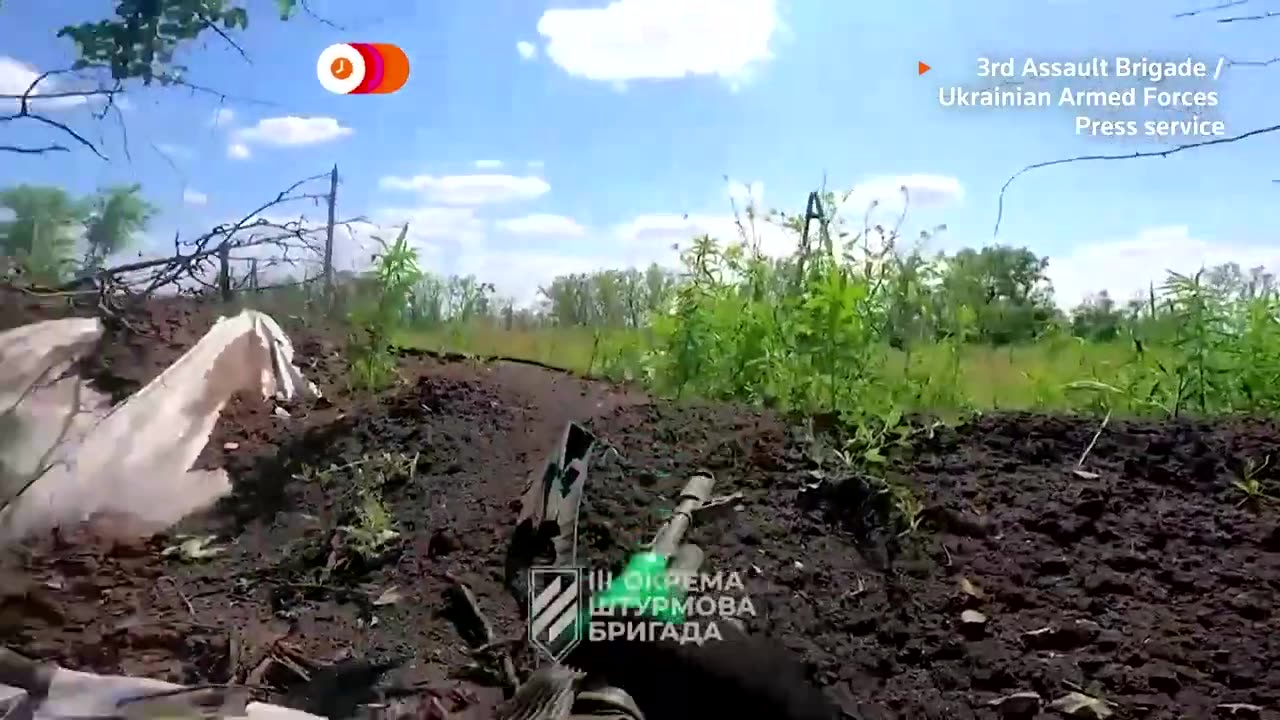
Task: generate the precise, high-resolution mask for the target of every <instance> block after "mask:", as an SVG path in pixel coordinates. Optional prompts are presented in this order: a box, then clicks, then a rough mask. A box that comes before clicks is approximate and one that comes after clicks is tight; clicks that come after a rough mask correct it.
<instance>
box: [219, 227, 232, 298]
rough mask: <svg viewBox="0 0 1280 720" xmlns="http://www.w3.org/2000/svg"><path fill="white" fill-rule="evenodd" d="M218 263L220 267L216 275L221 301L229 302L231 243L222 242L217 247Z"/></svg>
mask: <svg viewBox="0 0 1280 720" xmlns="http://www.w3.org/2000/svg"><path fill="white" fill-rule="evenodd" d="M218 263H219V265H221V267H222V270H221V272H219V273H218V289H219V290H221V291H222V301H223V302H231V243H228V242H226V241H224V242H223V243H222V245H219V246H218Z"/></svg>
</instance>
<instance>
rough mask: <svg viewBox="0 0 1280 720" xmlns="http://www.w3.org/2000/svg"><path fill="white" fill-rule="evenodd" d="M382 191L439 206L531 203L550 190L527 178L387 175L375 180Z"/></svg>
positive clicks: (545, 185)
mask: <svg viewBox="0 0 1280 720" xmlns="http://www.w3.org/2000/svg"><path fill="white" fill-rule="evenodd" d="M378 185H379V187H381V188H383V189H386V190H412V191H417V192H421V193H422V195H423V197H425V198H426V199H427V201H428V202H432V203H439V204H442V205H489V204H495V203H505V202H512V201H516V200H532V199H533V198H537V197H541V196H542V195H545V194H547V193H548V192H550V190H551V186H550V185H548V184H547V181H546V180H543V179H542V178H540V177H535V176H531V175H526V176H517V175H487V174H480V175H445V176H441V177H436V176H432V175H415V176H414V177H396V176H388V177H384V178H381V179H380V180H379V181H378Z"/></svg>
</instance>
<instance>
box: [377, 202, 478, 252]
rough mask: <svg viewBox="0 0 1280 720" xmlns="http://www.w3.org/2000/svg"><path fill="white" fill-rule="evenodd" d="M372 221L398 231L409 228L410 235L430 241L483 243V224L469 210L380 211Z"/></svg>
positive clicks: (407, 209)
mask: <svg viewBox="0 0 1280 720" xmlns="http://www.w3.org/2000/svg"><path fill="white" fill-rule="evenodd" d="M371 219H372V220H373V221H374V222H375V223H376V224H378V225H383V226H389V227H399V226H403V225H404V224H405V223H408V224H409V234H410V236H412V237H415V238H421V239H424V240H433V241H437V240H439V241H451V242H457V243H460V244H469V243H470V244H474V243H478V242H481V241H482V240H484V230H485V224H484V221H483V220H481V219H480V218H478V217H477V216H476V213H475V210H474V209H472V208H468V207H431V206H424V207H412V208H392V207H388V208H379V209H377V210H375V211H373V214H372V217H371Z"/></svg>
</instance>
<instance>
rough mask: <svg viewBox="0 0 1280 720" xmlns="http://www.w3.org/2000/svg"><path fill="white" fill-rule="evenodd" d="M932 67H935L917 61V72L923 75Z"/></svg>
mask: <svg viewBox="0 0 1280 720" xmlns="http://www.w3.org/2000/svg"><path fill="white" fill-rule="evenodd" d="M932 69H933V68H932V67H930V66H929V65H928V64H926V63H922V62H916V72H917V73H919V74H920V75H923V74H925V73H927V72H929V71H930V70H932Z"/></svg>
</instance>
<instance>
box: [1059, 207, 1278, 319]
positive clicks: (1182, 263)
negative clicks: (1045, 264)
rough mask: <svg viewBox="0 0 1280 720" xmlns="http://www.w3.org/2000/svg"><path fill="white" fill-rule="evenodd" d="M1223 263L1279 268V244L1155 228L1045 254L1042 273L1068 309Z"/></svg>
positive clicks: (1123, 297)
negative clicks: (1097, 294)
mask: <svg viewBox="0 0 1280 720" xmlns="http://www.w3.org/2000/svg"><path fill="white" fill-rule="evenodd" d="M1228 262H1234V263H1238V264H1239V265H1240V266H1241V267H1242V268H1245V269H1248V268H1251V267H1257V266H1259V265H1261V266H1263V267H1266V268H1268V269H1269V270H1271V271H1273V272H1280V247H1277V246H1276V245H1274V244H1268V245H1248V244H1241V243H1229V242H1212V241H1209V240H1204V239H1201V238H1197V237H1194V236H1192V235H1191V232H1190V230H1189V229H1188V228H1187V227H1186V226H1182V225H1175V226H1169V227H1156V228H1147V229H1144V230H1141V231H1139V232H1138V234H1137V236H1135V237H1132V238H1127V239H1123V240H1115V241H1110V242H1098V243H1090V244H1085V245H1080V246H1077V247H1075V248H1073V249H1072V250H1071V251H1069V252H1067V253H1064V254H1063V255H1061V256H1058V257H1054V256H1050V257H1049V268H1048V271H1047V272H1048V275H1049V279H1050V280H1051V281H1052V282H1053V287H1054V298H1055V299H1056V300H1057V302H1058V305H1059V306H1061V307H1063V308H1072V307H1075V306H1076V305H1078V304H1079V303H1080V301H1081V300H1083V299H1084V298H1085V297H1086V296H1088V295H1090V294H1092V293H1095V292H1097V291H1099V290H1106V291H1107V292H1108V293H1109V294H1110V295H1111V297H1112V299H1114V300H1116V301H1117V302H1126V301H1128V300H1129V299H1131V298H1133V297H1136V296H1138V295H1141V294H1145V293H1146V292H1147V290H1148V288H1149V287H1150V286H1151V284H1152V283H1154V284H1155V286H1156V288H1157V290H1158V289H1159V288H1160V286H1161V285H1162V284H1163V283H1164V281H1165V280H1166V279H1167V278H1168V271H1170V270H1172V271H1174V272H1179V273H1183V274H1190V273H1194V272H1196V271H1197V270H1199V269H1200V268H1202V267H1212V266H1214V265H1220V264H1222V263H1228Z"/></svg>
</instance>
